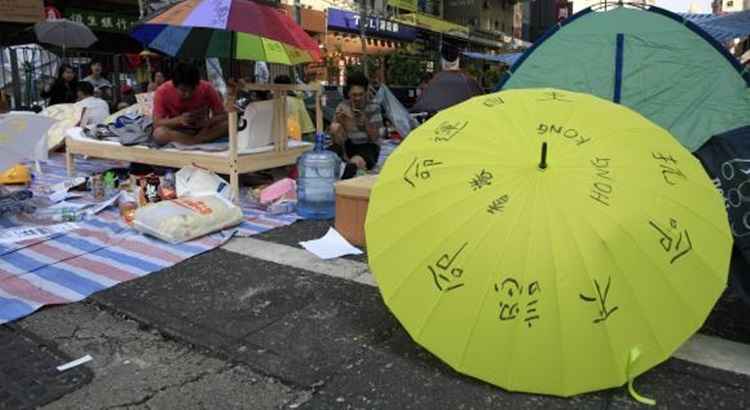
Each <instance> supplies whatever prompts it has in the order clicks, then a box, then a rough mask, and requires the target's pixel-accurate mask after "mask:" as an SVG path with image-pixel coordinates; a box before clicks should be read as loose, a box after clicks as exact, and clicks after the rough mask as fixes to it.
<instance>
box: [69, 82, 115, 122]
mask: <svg viewBox="0 0 750 410" xmlns="http://www.w3.org/2000/svg"><path fill="white" fill-rule="evenodd" d="M76 107H80V108H83V112H82V114H81V122H80V123H79V126H81V127H83V128H90V127H95V126H96V125H98V124H101V123H103V122H104V120H105V119H106V118H107V117H108V116H109V104H107V102H106V101H104V100H102V99H101V98H97V97H94V86H93V85H91V84H90V83H87V82H85V81H82V82H80V83H78V102H77V103H76Z"/></svg>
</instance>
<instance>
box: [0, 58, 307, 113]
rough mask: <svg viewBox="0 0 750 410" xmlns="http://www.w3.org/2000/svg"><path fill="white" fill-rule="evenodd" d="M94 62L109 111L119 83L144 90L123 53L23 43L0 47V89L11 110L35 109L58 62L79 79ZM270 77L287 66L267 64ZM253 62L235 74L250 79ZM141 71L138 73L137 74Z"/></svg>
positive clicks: (167, 68)
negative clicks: (107, 85) (106, 84)
mask: <svg viewBox="0 0 750 410" xmlns="http://www.w3.org/2000/svg"><path fill="white" fill-rule="evenodd" d="M94 61H97V62H99V63H101V64H102V68H103V72H104V77H105V78H107V79H108V80H109V81H110V82H111V83H112V90H111V97H110V99H109V101H108V102H109V103H110V105H111V108H112V109H113V111H114V110H115V109H116V108H117V106H118V103H119V102H121V101H123V100H124V99H123V95H122V92H121V86H122V85H123V84H128V85H130V86H133V89H134V90H135V92H136V93H138V92H144V91H145V90H143V89H142V88H141V82H147V81H148V80H147V79H146V78H138V71H139V70H138V69H137V68H136V67H133V66H132V64H131V63H130V61H129V58H128V56H127V55H125V54H114V53H102V52H92V51H85V50H84V51H68V52H67V53H66V55H65V57H64V58H63V57H61V53H60V52H59V50H55V49H54V48H45V47H41V46H38V45H34V44H30V45H25V46H14V47H2V48H0V88H2V89H4V90H5V92H6V94H7V95H8V96H10V99H11V108H12V109H14V110H35V111H39V110H41V109H43V108H45V107H46V106H47V101H46V100H45V99H44V98H43V97H42V93H43V92H44V90H45V88H46V87H48V86H49V85H51V84H52V82H53V81H54V80H55V78H56V77H57V73H58V69H59V67H60V66H61V64H63V63H65V64H69V65H71V66H72V67H73V69H74V70H75V71H76V77H77V78H78V80H79V81H80V80H81V79H83V78H85V77H86V76H88V75H89V74H90V69H89V66H90V64H91V63H92V62H94ZM158 61H159V63H158V67H159V69H160V70H163V71H164V72H165V74H167V75H168V74H169V73H170V72H171V69H172V68H173V67H174V65H175V64H176V63H177V60H175V59H171V58H168V57H161V58H159V60H158ZM197 64H198V65H199V66H200V68H201V72H202V73H203V77H204V78H206V65H205V60H204V61H199V62H197ZM227 69H228V66H227V65H226V64H223V72H224V76H225V77H226V76H227ZM268 69H269V74H270V76H269V77H270V78H269V80H271V81H273V79H274V78H275V77H276V76H277V75H281V74H285V75H290V74H291V73H292V72H291V71H290V67H289V66H284V65H280V64H268ZM253 72H254V63H253V62H251V61H238V62H236V66H235V72H234V75H235V76H243V77H249V78H251V79H252V78H253V77H254V76H253ZM143 75H144V74H143V73H141V76H143Z"/></svg>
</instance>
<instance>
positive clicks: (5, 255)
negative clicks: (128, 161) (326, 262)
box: [0, 155, 299, 324]
mask: <svg viewBox="0 0 750 410" xmlns="http://www.w3.org/2000/svg"><path fill="white" fill-rule="evenodd" d="M122 165H123V164H122V163H117V162H112V161H100V160H87V161H84V160H81V159H78V160H77V161H76V170H77V171H78V172H79V174H89V173H92V172H97V171H99V172H101V171H104V170H106V169H109V168H112V167H116V166H122ZM42 170H43V174H42V175H38V176H35V179H34V184H33V185H32V190H36V189H38V188H40V187H42V186H44V185H48V184H53V183H56V182H60V181H63V180H64V179H65V175H66V174H65V161H64V157H63V156H62V155H54V156H51V157H50V160H49V161H48V162H46V163H44V164H43V166H42ZM243 212H244V215H245V221H244V222H243V223H242V224H241V225H240V226H239V227H238V228H237V229H233V230H231V231H225V232H221V233H216V234H212V235H209V236H205V237H203V238H200V239H197V240H194V241H190V242H187V243H183V244H179V245H171V244H168V243H166V242H162V241H160V240H158V239H154V238H150V237H147V236H144V235H141V234H139V233H137V232H135V231H134V230H132V229H131V228H129V227H128V226H127V225H126V224H125V223H124V222H123V221H122V219H121V218H120V214H119V211H118V210H117V209H116V208H109V209H107V210H104V211H102V212H101V213H99V214H98V215H96V217H94V218H92V219H89V220H86V221H83V222H81V223H80V228H79V229H76V230H74V231H70V232H67V233H64V234H59V235H56V236H52V237H49V238H45V239H37V240H30V241H26V242H21V243H17V244H13V245H12V246H3V245H0V324H2V323H7V322H10V321H13V320H16V319H19V318H21V317H23V316H26V315H29V314H31V313H33V312H34V311H36V310H37V309H39V308H41V307H42V306H45V305H52V304H62V303H71V302H76V301H80V300H82V299H84V298H86V297H87V296H89V295H91V294H92V293H94V292H98V291H100V290H103V289H107V288H109V287H111V286H114V285H117V284H118V283H121V282H124V281H128V280H131V279H136V278H139V277H142V276H145V275H148V274H149V273H152V272H156V271H159V270H162V269H165V268H168V267H170V266H173V265H175V264H177V263H179V262H181V261H184V260H185V259H188V258H190V257H192V256H195V255H198V254H200V253H203V252H206V251H209V250H211V249H214V248H216V247H218V246H220V245H222V244H223V243H224V242H226V241H227V240H229V239H230V237H231V236H232V235H233V234H236V235H240V236H250V235H254V234H258V233H261V232H265V231H268V230H270V229H274V228H277V227H280V226H285V225H289V224H291V223H293V222H294V221H296V220H298V219H299V217H298V216H297V215H296V214H288V215H281V216H278V215H269V214H267V213H265V212H263V211H261V210H257V209H251V208H249V207H248V206H247V204H244V205H243ZM13 225H17V221H14V220H11V219H9V218H5V219H0V229H2V228H3V227H5V228H7V227H9V226H13Z"/></svg>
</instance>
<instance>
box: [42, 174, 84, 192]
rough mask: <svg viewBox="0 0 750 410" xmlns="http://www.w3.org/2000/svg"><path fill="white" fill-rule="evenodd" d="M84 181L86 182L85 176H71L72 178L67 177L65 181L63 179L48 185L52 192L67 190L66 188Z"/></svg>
mask: <svg viewBox="0 0 750 410" xmlns="http://www.w3.org/2000/svg"><path fill="white" fill-rule="evenodd" d="M85 182H86V178H84V177H75V178H72V179H69V180H66V181H63V182H59V183H57V184H55V185H52V186H51V187H49V189H50V190H51V191H52V192H58V191H65V192H68V190H69V189H70V188H73V187H74V186H78V185H81V184H83V183H85Z"/></svg>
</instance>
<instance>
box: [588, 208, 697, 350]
mask: <svg viewBox="0 0 750 410" xmlns="http://www.w3.org/2000/svg"><path fill="white" fill-rule="evenodd" d="M601 214H603V215H605V216H606V217H607V218H608V219H610V220H612V221H613V222H614V223H615V224H616V225H617V226H618V227H619V228H620V229H621V230H622V231H623V232H624V233H625V234H626V235H627V236H629V237H630V239H631V240H632V241H633V243H634V244H635V246H636V247H637V248H638V249H639V250H640V251H641V254H643V255H644V256H645V258H644V260H647V261H648V262H649V263H650V264H651V265H652V266H653V267H654V268H656V270H657V271H658V272H660V273H661V275H658V276H661V278H662V280H663V281H666V278H664V276H665V273H666V272H664V270H663V269H661V268H659V266H658V264H656V263H655V261H654V260H653V259H652V258H651V257H650V256H649V254H648V253H647V252H644V251H643V248H642V247H641V246H639V245H638V243H639V241H638V240H637V239H636V238H635V237H634V236H633V235H632V234H631V233H630V232H629V231H628V230H627V229H625V227H624V226H623V225H622V224H621V223H620V221H619V220H618V219H616V218H614V217H613V216H611V215H609V214H608V213H607V212H601ZM583 221H584V223H586V224H587V225H588V226H589V228H590V229H591V231H592V232H594V233H595V234H596V235H597V236H598V237H599V239H600V240H601V241H602V244H603V245H604V247H605V248H606V249H607V253H608V254H609V256H610V259H611V260H612V262H613V263H614V264H615V266H616V267H617V269H619V270H620V271H621V272H623V275H622V276H623V279H624V282H625V283H627V285H626V286H627V287H628V289H629V290H630V292H629V293H630V295H631V300H633V301H634V302H635V303H636V305H637V306H638V308H639V309H640V311H641V312H645V310H644V309H643V306H642V305H641V303H640V301H639V299H638V298H637V296H636V295H637V293H636V292H635V290H634V288H633V286H632V284H631V283H630V281H629V280H628V276H627V275H625V274H624V273H625V271H624V270H623V269H622V268H621V267H620V266H619V264H618V263H617V260H616V259H615V257H614V252H613V251H612V249H611V248H610V247H609V245H608V244H607V242H606V241H605V240H604V238H603V237H602V236H601V235H600V234H599V232H598V231H596V230H595V229H594V227H593V225H592V224H591V222H590V221H589V220H588V219H583ZM669 288H670V289H672V291H673V293H675V294H676V295H677V299H678V300H680V302H682V305H683V306H685V305H688V310H689V311H691V312H692V313H693V314H694V315H695V312H694V311H692V308H691V307H690V306H689V304H687V303H685V302H684V300H683V298H682V295H680V294H679V293H677V291H676V290H674V288H673V287H671V286H669ZM640 316H641V317H643V318H644V320H643V321H644V322H645V323H646V325H647V326H648V328H649V332H650V333H651V334H652V335H653V337H654V340H655V341H656V343H657V344H658V345H659V348H660V349H661V353H662V356H663V355H665V354H671V352H669V353H667V352H666V349H665V348H664V345H663V343H662V342H661V340H659V337H658V334H657V333H656V332H655V331H654V329H655V327H654V326H653V324H652V323H651V321H650V320H649V319H648V316H646V315H643V314H641V315H640Z"/></svg>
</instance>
